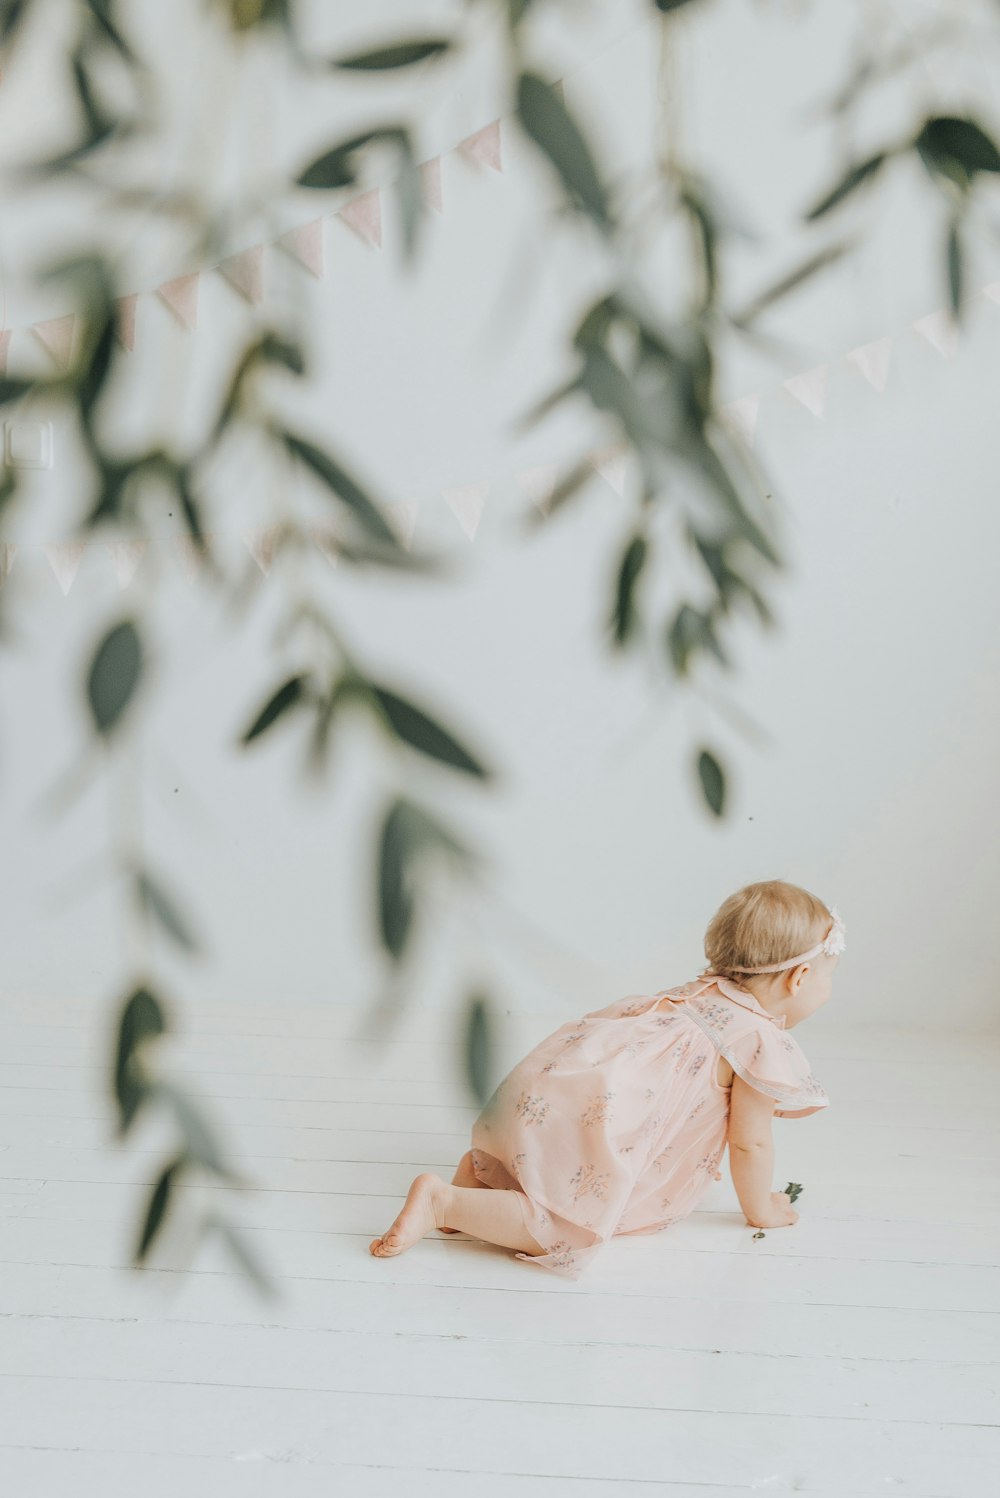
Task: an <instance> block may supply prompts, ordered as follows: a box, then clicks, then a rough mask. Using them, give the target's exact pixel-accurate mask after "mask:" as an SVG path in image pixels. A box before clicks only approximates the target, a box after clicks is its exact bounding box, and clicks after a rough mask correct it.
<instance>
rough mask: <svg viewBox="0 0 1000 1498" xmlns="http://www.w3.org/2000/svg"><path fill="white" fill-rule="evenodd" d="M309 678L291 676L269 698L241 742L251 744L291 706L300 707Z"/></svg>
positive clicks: (305, 676)
mask: <svg viewBox="0 0 1000 1498" xmlns="http://www.w3.org/2000/svg"><path fill="white" fill-rule="evenodd" d="M308 679H309V678H308V676H307V675H305V674H301V675H299V676H290V677H289V678H288V680H287V681H286V682H284V683H283V684H282V685H281V686H280V687H279V688H278V690H277V691H276V692H275V693H274V694H273V696H271V697H269V698H268V700H267V702H266V703H265V704H264V706H263V707H262V708H261V710H260V712H259V713H258V714H257V716H256V718H254V720H253V722H252V723H251V725H250V727H249V728H248V729H247V730H246V731H245V733H244V734H243V735H242V737H241V738H240V741H239V742H240V744H241V745H245V744H249V743H250V742H251V740H253V739H255V738H257V737H258V735H259V734H262V733H263V732H264V730H265V729H267V728H270V726H271V724H272V723H274V722H276V720H277V719H278V718H280V717H281V715H282V713H287V712H288V710H289V709H290V708H293V707H298V706H299V705H300V704H301V703H302V702H303V700H304V697H305V691H304V687H305V683H306V682H307V681H308Z"/></svg>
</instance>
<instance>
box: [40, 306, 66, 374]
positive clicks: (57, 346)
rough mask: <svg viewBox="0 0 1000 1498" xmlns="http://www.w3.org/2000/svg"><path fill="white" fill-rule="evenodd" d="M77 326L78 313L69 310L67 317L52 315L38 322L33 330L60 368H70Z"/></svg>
mask: <svg viewBox="0 0 1000 1498" xmlns="http://www.w3.org/2000/svg"><path fill="white" fill-rule="evenodd" d="M75 327H76V314H75V313H74V312H69V313H67V315H66V316H65V317H51V318H49V320H48V321H47V322H36V323H35V324H34V327H33V331H34V332H35V334H36V335H37V336H38V338H39V339H40V340H41V342H42V343H43V344H44V345H45V347H46V348H47V349H48V351H49V353H50V354H51V355H52V357H53V359H54V360H55V361H56V363H57V364H58V366H59V368H60V369H68V368H69V362H70V359H71V357H72V354H73V332H74V329H75Z"/></svg>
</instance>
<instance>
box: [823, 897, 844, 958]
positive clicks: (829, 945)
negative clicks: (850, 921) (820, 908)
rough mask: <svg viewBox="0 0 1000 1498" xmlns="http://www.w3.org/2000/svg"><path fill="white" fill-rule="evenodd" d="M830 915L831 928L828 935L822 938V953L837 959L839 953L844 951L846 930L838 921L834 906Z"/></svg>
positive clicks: (839, 920)
mask: <svg viewBox="0 0 1000 1498" xmlns="http://www.w3.org/2000/svg"><path fill="white" fill-rule="evenodd" d="M830 914H831V915H832V917H833V927H832V929H831V931H830V932H829V934H828V935H827V936H825V937H824V938H823V943H822V946H823V951H824V952H825V953H826V955H827V956H828V957H839V955H840V953H841V952H842V951H843V950H844V945H845V943H844V936H845V934H846V931H847V928H846V926H845V925H844V923H843V921H842V920H841V919H840V916H839V914H838V912H837V907H836V905H835V906H834V907H833V909H832V910H831V911H830Z"/></svg>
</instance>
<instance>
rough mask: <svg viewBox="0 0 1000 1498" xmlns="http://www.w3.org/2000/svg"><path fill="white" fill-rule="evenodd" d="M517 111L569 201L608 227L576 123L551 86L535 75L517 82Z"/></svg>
mask: <svg viewBox="0 0 1000 1498" xmlns="http://www.w3.org/2000/svg"><path fill="white" fill-rule="evenodd" d="M517 112H518V115H519V117H520V120H521V124H522V125H523V126H524V129H525V130H526V131H527V133H528V135H529V136H530V137H531V139H532V140H533V141H534V142H535V144H536V145H537V146H538V147H539V148H540V150H542V151H543V152H544V154H545V155H546V156H547V157H548V158H549V160H550V161H551V162H552V164H553V166H554V167H555V169H556V171H557V172H558V173H559V175H560V177H561V178H562V180H563V183H564V185H565V187H566V188H567V190H568V192H569V195H570V198H571V199H572V200H573V202H574V203H576V204H577V205H578V206H580V207H583V208H584V209H586V211H587V212H588V213H589V214H590V215H591V216H592V218H594V219H595V220H596V222H597V223H598V224H600V225H601V226H602V228H605V229H607V228H610V226H611V214H610V212H609V210H608V205H607V201H606V199H605V196H604V188H603V187H602V186H601V181H600V178H599V176H598V174H597V167H596V166H595V164H594V159H593V157H592V156H591V153H590V148H589V147H588V145H587V142H586V141H585V140H584V138H583V135H582V134H581V132H580V129H579V127H578V125H577V124H576V121H575V120H574V119H573V116H572V115H571V114H570V113H569V111H568V110H567V108H566V106H565V104H564V103H563V101H562V100H561V99H560V97H559V95H558V94H557V93H556V91H555V89H554V88H552V86H551V85H550V84H548V83H546V82H545V79H544V78H540V77H538V75H537V74H535V73H522V74H521V76H520V78H519V79H518V81H517Z"/></svg>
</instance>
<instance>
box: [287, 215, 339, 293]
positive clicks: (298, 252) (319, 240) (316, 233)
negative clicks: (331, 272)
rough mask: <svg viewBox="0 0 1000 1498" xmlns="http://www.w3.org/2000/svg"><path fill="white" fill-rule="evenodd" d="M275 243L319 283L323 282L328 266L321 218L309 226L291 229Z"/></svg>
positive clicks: (314, 220) (315, 219)
mask: <svg viewBox="0 0 1000 1498" xmlns="http://www.w3.org/2000/svg"><path fill="white" fill-rule="evenodd" d="M275 243H276V244H277V245H278V246H279V248H280V249H282V250H284V252H285V254H286V255H290V256H291V258H292V259H293V260H296V261H298V263H299V265H301V266H304V267H305V269H306V270H307V271H308V272H309V274H310V275H311V276H315V277H316V279H317V281H319V280H322V278H323V276H324V274H325V271H326V265H325V255H324V242H323V220H322V219H321V218H314V219H313V220H312V222H311V223H309V224H299V225H298V226H297V228H295V229H289V230H288V231H287V233H285V234H282V235H279V237H278V239H277V240H276V241H275Z"/></svg>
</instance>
